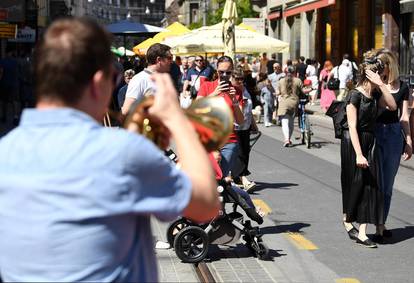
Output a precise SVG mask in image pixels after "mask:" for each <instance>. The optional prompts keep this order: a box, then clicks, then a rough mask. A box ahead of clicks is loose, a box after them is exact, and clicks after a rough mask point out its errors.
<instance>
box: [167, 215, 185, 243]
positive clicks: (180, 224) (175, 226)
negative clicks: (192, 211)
mask: <svg viewBox="0 0 414 283" xmlns="http://www.w3.org/2000/svg"><path fill="white" fill-rule="evenodd" d="M189 225H190V222H189V221H188V220H187V219H185V218H180V219H177V220H175V221H174V222H173V223H171V224H170V226H168V230H167V241H168V243H169V244H170V246H171V247H172V246H174V239H175V236H176V235H177V234H178V233H179V232H180V231H181V230H183V229H184V228H185V227H188V226H189Z"/></svg>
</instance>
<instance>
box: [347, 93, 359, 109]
mask: <svg viewBox="0 0 414 283" xmlns="http://www.w3.org/2000/svg"><path fill="white" fill-rule="evenodd" d="M349 95H350V97H349V103H348V104H352V105H354V106H355V107H356V108H358V109H359V105H360V103H361V94H360V93H359V92H358V91H351V93H350V94H349Z"/></svg>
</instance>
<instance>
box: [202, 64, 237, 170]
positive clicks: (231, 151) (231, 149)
mask: <svg viewBox="0 0 414 283" xmlns="http://www.w3.org/2000/svg"><path fill="white" fill-rule="evenodd" d="M233 68H234V65H233V60H232V59H231V58H230V57H229V56H222V57H220V58H219V59H218V60H217V73H218V79H217V80H215V81H213V82H205V83H204V84H203V85H201V87H200V91H199V92H198V97H205V96H217V95H218V96H221V97H223V98H224V100H225V102H226V103H227V105H228V106H229V107H230V109H231V110H232V112H233V115H234V122H235V124H237V125H241V124H242V123H243V122H244V116H243V112H242V106H241V103H242V100H243V95H242V91H241V89H240V88H238V87H235V86H233V85H232V84H231V82H230V79H231V77H232V75H233ZM239 150H240V147H239V143H238V140H237V135H236V132H235V131H234V128H233V132H232V133H231V135H230V137H229V140H228V141H227V143H226V144H225V145H224V146H223V148H221V150H220V152H221V155H222V159H221V162H220V167H221V170H222V171H223V176H228V175H229V173H230V172H231V173H232V175H233V177H238V176H237V175H238V174H237V173H240V172H235V170H234V169H235V165H236V161H237V157H238V155H239Z"/></svg>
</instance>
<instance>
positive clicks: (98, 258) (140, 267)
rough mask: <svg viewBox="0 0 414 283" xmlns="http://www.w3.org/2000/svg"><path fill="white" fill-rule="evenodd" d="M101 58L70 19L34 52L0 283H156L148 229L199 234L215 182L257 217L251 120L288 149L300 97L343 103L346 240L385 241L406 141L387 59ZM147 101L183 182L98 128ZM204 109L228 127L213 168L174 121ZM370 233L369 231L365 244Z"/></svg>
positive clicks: (398, 90) (119, 134)
mask: <svg viewBox="0 0 414 283" xmlns="http://www.w3.org/2000/svg"><path fill="white" fill-rule="evenodd" d="M110 46H111V37H110V36H109V35H108V34H107V32H105V31H104V30H103V29H102V28H101V27H100V26H99V25H98V24H97V23H96V22H94V21H92V20H91V19H84V18H67V19H60V20H57V21H55V22H54V23H52V24H51V25H50V27H49V28H48V30H47V31H46V32H45V34H44V36H43V38H42V39H41V41H40V42H39V44H38V46H37V48H36V51H35V54H34V61H33V65H34V72H35V77H34V79H35V81H36V85H35V93H36V107H35V108H34V109H29V108H28V109H24V111H23V114H22V117H21V121H20V125H19V126H18V127H17V128H15V129H14V130H13V131H11V132H10V133H9V134H8V135H6V136H5V137H3V138H2V139H1V140H0V156H2V158H1V159H0V168H1V170H0V195H1V196H2V197H1V198H0V233H1V235H2V241H0V266H1V277H2V279H3V280H5V281H20V282H28V281H30V282H32V281H81V280H83V281H119V282H138V281H139V282H141V281H145V282H156V281H157V274H156V269H155V268H154V266H155V265H156V263H155V254H154V250H153V246H154V245H153V239H152V235H151V228H150V215H154V216H156V217H157V218H159V219H161V220H172V219H174V218H175V217H177V216H179V215H184V216H185V217H186V218H189V219H192V220H193V221H196V222H206V221H209V220H210V219H212V218H214V217H215V216H216V215H217V214H218V211H219V207H220V203H219V198H218V193H217V189H216V186H217V180H221V179H225V180H226V181H227V182H229V183H231V185H232V187H233V189H234V191H235V192H237V193H238V194H240V195H242V197H243V198H244V199H245V200H246V202H247V203H249V204H250V206H251V207H250V208H251V209H253V210H255V211H256V212H257V214H258V215H259V216H260V217H262V216H263V214H262V213H261V211H260V210H259V209H258V208H256V207H254V203H253V202H252V201H251V199H250V196H249V194H248V192H250V191H251V190H252V189H254V187H255V185H256V184H255V183H254V182H253V181H251V180H249V179H248V176H249V174H250V171H249V155H250V151H251V144H250V137H251V134H252V133H257V132H258V127H257V123H258V122H260V114H259V115H255V110H256V111H257V110H258V109H263V112H264V113H263V114H264V126H265V127H269V126H271V125H272V124H273V123H278V122H280V124H281V126H282V131H283V135H284V139H285V140H284V146H286V147H289V146H290V145H291V144H292V141H291V136H292V131H293V124H294V117H295V115H296V114H297V109H298V101H299V99H300V98H302V97H304V96H307V97H308V98H309V102H310V103H311V104H312V103H316V101H317V98H318V96H319V95H320V96H321V97H320V100H321V107H322V108H323V109H325V110H326V109H328V108H329V106H330V104H331V103H332V101H333V100H335V99H336V100H344V101H345V103H346V114H347V121H346V125H344V130H343V134H342V136H341V170H342V171H341V185H342V200H343V225H344V227H345V229H346V232H347V233H348V235H349V237H350V238H351V239H353V240H355V241H356V242H357V243H359V244H361V245H363V246H365V247H371V248H372V247H376V246H377V245H376V243H382V242H383V241H385V240H386V238H388V237H392V233H391V231H390V230H388V229H386V226H385V223H386V221H387V216H388V213H389V209H390V204H391V197H392V188H393V183H394V178H395V176H396V174H397V171H398V167H399V162H400V157H401V154H403V156H404V159H405V160H408V159H410V158H411V155H412V140H413V138H412V136H413V134H414V131H413V128H414V115H413V114H412V113H411V116H410V112H409V111H410V110H409V109H410V108H409V107H410V106H411V108H412V106H413V102H412V100H410V92H409V87H408V85H407V84H406V83H405V82H402V81H401V80H400V79H399V73H398V63H397V60H396V58H395V56H394V54H393V53H392V52H390V51H389V50H387V49H379V50H371V51H368V52H367V53H365V54H364V58H363V62H362V63H361V65H360V66H359V67H357V66H356V64H355V63H354V62H352V61H351V60H350V59H349V56H348V55H346V54H345V55H344V57H343V60H342V62H341V64H340V65H339V66H336V67H334V66H333V64H332V63H331V62H329V61H326V62H325V63H324V64H323V67H322V70H320V69H321V68H320V65H319V63H318V62H317V61H316V60H314V59H305V58H303V57H300V58H299V59H298V60H294V61H292V60H287V61H286V62H285V64H282V63H281V62H278V61H277V60H276V55H275V54H272V55H271V57H270V59H269V58H268V57H267V54H262V55H261V57H260V58H251V60H248V59H247V58H246V57H240V58H238V60H237V62H234V61H233V58H230V57H228V56H220V57H218V58H215V57H213V58H212V59H211V61H207V58H204V57H203V56H199V55H195V56H189V57H183V58H181V57H179V56H176V57H175V58H174V56H173V54H172V53H171V50H170V47H168V46H166V45H163V44H158V43H157V44H154V45H152V46H151V47H150V48H149V49H148V51H147V54H146V58H145V62H147V63H146V64H145V67H144V66H143V65H141V67H143V68H138V69H135V68H133V67H132V66H131V65H128V64H131V62H129V61H128V62H125V61H124V62H123V61H122V60H124V59H122V58H120V60H118V62H114V60H113V55H112V54H111V53H110ZM91 58H95V59H96V60H91ZM249 61H250V62H251V63H249ZM0 74H1V75H2V76H4V73H3V72H0ZM122 76H123V78H124V79H123V80H121V78H122ZM335 79H336V81H337V87H330V85H335V83H334V82H333V81H334V80H335ZM331 88H333V89H331ZM148 95H152V96H154V103H153V104H152V105H151V106H150V107H149V109H148V115H149V117H150V118H151V119H155V120H157V121H159V122H160V123H162V124H163V125H164V126H165V127H166V129H167V130H166V132H165V133H164V134H165V135H166V137H169V136H171V137H172V138H173V139H174V141H175V150H176V152H177V154H178V156H179V163H180V168H178V167H177V166H176V165H175V164H174V163H173V162H171V160H169V159H168V158H167V157H166V156H165V155H164V152H163V151H162V150H161V149H159V148H157V147H156V146H155V145H154V144H153V143H152V142H150V141H149V140H148V139H146V138H145V137H143V136H142V135H137V134H135V133H130V132H128V131H124V130H120V129H118V128H115V127H102V125H101V124H102V120H103V117H104V115H105V114H106V113H107V111H108V105H111V107H112V108H113V109H114V110H119V111H120V112H122V114H124V115H127V114H128V113H129V111H130V109H131V107H134V105H135V103H137V102H140V101H142V100H143V99H144V98H145V97H147V96H148ZM208 96H219V97H222V98H223V100H224V101H225V103H226V104H227V105H228V107H229V109H230V110H231V113H232V115H233V118H234V127H233V130H232V132H231V134H230V136H229V138H228V140H227V142H226V143H225V145H224V146H222V147H221V148H219V149H218V150H217V151H215V152H211V153H210V154H207V153H206V151H205V149H204V148H203V147H202V144H201V143H200V141H199V138H198V136H197V134H196V133H195V131H194V129H193V126H192V124H191V122H190V121H189V119H188V118H187V117H186V116H185V115H184V112H183V111H182V108H185V107H188V106H189V105H190V104H191V102H192V101H193V100H196V99H202V98H203V97H208ZM411 98H412V96H411ZM111 101H112V103H110V102H111ZM322 102H323V103H322ZM410 103H411V105H410ZM410 117H411V120H410ZM19 207H23V208H24V209H16V208H19ZM260 217H258V218H257V219H256V221H257V222H258V223H260V222H261V218H260ZM353 222H356V223H358V224H359V226H358V227H356V226H354V225H353ZM367 224H374V225H376V227H377V233H376V235H375V237H374V239H369V238H368V237H367V235H366V227H367ZM28 231H29V232H28ZM374 241H375V242H376V243H375V242H374ZM90 251H93V252H90ZM33 255H36V260H33ZM11 259H12V260H11Z"/></svg>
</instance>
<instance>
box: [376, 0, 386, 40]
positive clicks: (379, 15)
mask: <svg viewBox="0 0 414 283" xmlns="http://www.w3.org/2000/svg"><path fill="white" fill-rule="evenodd" d="M383 7H384V0H375V34H374V42H375V45H374V48H382V47H384V32H383Z"/></svg>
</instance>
